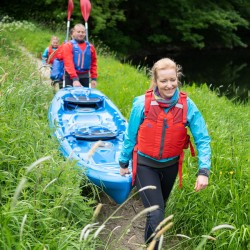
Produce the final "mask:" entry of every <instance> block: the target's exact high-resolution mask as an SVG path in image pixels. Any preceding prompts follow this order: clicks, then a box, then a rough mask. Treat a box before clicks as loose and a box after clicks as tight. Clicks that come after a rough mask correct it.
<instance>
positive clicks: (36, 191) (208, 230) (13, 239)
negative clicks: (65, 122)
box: [0, 21, 250, 250]
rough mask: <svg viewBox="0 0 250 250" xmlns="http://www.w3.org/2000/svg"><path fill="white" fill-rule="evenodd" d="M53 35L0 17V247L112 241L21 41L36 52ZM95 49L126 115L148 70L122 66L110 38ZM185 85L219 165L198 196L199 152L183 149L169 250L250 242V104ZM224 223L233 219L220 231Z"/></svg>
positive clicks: (101, 83)
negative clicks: (68, 155) (60, 143)
mask: <svg viewBox="0 0 250 250" xmlns="http://www.w3.org/2000/svg"><path fill="white" fill-rule="evenodd" d="M34 27H35V28H34ZM13 32H15V40H13ZM51 35H53V34H52V33H50V32H49V31H47V30H45V29H41V28H39V27H36V26H34V25H33V24H31V23H26V22H21V23H19V22H18V23H17V22H14V21H10V22H6V21H5V22H1V23H0V58H1V60H0V124H1V130H0V185H1V190H0V205H1V212H0V223H1V227H0V248H1V249H97V248H98V247H100V248H101V247H102V246H104V245H105V243H103V242H100V239H99V237H98V234H99V233H100V231H102V230H105V227H102V228H100V225H99V224H94V222H93V213H94V212H93V210H94V207H95V206H96V204H97V202H98V198H96V196H98V194H95V193H93V195H89V196H88V197H85V196H82V195H81V192H82V189H81V187H80V186H81V185H82V186H87V187H89V186H90V188H91V184H89V183H88V181H87V180H82V173H81V171H80V170H79V169H78V168H77V167H76V164H75V163H74V162H71V161H67V160H66V161H65V160H64V159H63V158H62V157H61V155H60V154H59V153H58V148H57V142H56V141H55V138H53V137H51V136H50V133H51V131H50V129H49V126H48V121H47V111H48V107H49V104H50V101H51V100H52V98H53V95H54V94H53V90H52V89H51V88H50V87H48V86H47V85H45V84H43V82H42V81H41V79H40V76H39V74H38V73H39V72H37V69H36V65H35V64H34V63H32V62H31V61H30V59H29V58H27V57H25V56H24V55H23V54H22V53H21V51H20V49H19V48H18V46H17V44H18V45H22V46H24V47H26V48H27V49H29V51H30V52H31V53H33V54H35V55H37V56H38V57H39V53H41V52H43V50H44V48H45V47H46V46H47V45H48V43H49V40H50V37H51ZM63 36H64V34H60V33H59V37H61V38H63ZM96 48H97V52H98V68H99V70H98V71H99V77H98V89H99V90H101V91H102V92H103V93H104V94H106V95H107V96H108V97H109V98H110V99H111V100H112V101H113V102H114V103H115V104H116V105H117V106H118V108H119V109H120V110H121V112H122V113H123V115H124V116H125V117H127V118H128V117H129V113H130V110H131V106H132V101H133V98H134V97H135V96H137V95H141V94H143V93H144V92H145V90H146V89H147V87H148V86H149V79H148V77H147V74H146V73H147V70H146V69H145V68H141V67H140V66H138V68H134V67H132V66H131V65H129V64H121V63H120V62H118V61H117V60H115V55H114V54H112V53H110V52H109V51H108V50H107V49H106V48H105V46H103V45H99V44H97V45H96ZM182 90H183V91H185V92H187V93H188V96H189V97H191V99H192V100H193V101H194V102H195V103H196V105H197V106H198V108H199V109H200V111H201V112H202V114H203V116H204V118H205V120H206V122H207V126H208V130H209V134H210V136H211V139H212V143H211V147H212V171H211V177H210V179H209V182H210V184H209V186H208V188H207V189H205V190H203V191H201V192H199V193H195V192H194V190H193V187H194V183H195V179H196V173H197V159H196V158H192V157H191V156H190V154H189V152H188V151H186V157H185V162H184V169H183V172H184V173H183V174H184V175H183V188H182V189H181V190H180V189H179V188H178V184H176V186H175V188H174V190H173V193H172V194H171V196H170V199H169V201H168V205H167V209H166V217H168V216H169V215H174V218H173V225H172V224H171V226H172V227H171V228H170V229H168V231H167V232H166V233H165V240H166V242H167V243H168V242H171V243H169V244H171V245H169V246H168V248H169V249H232V250H235V249H239V250H241V249H242V250H244V249H249V247H250V245H249V238H250V228H249V224H250V223H249V201H248V200H249V146H250V145H249V136H250V133H249V131H250V130H249V104H248V103H246V104H240V103H233V102H231V101H229V100H228V99H226V98H225V97H221V98H219V97H218V96H217V94H216V92H212V91H211V90H210V89H209V88H208V87H207V86H206V85H203V86H201V87H197V86H195V84H193V85H190V86H188V85H185V86H183V87H182ZM95 192H96V191H95ZM94 217H96V215H94ZM108 219H109V218H107V220H108ZM88 225H89V226H88ZM219 225H228V226H226V227H225V226H224V227H223V226H222V227H220V228H219V229H217V230H214V228H216V226H219ZM87 226H88V227H87ZM86 227H87V228H86ZM84 229H85V230H84ZM98 229H99V232H98ZM83 230H84V231H83ZM124 230H125V229H124ZM126 230H127V229H126ZM173 242H174V243H173ZM107 247H108V246H107Z"/></svg>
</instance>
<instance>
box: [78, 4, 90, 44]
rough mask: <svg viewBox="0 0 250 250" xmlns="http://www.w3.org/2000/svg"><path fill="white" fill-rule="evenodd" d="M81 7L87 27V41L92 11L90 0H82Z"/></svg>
mask: <svg viewBox="0 0 250 250" xmlns="http://www.w3.org/2000/svg"><path fill="white" fill-rule="evenodd" d="M80 7H81V12H82V16H83V19H84V21H85V29H86V41H88V40H89V37H88V19H89V15H90V11H91V3H90V1H89V0H80Z"/></svg>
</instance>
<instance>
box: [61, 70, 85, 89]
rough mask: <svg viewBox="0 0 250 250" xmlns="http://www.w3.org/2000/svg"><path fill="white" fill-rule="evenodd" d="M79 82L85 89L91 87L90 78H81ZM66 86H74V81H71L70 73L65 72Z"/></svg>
mask: <svg viewBox="0 0 250 250" xmlns="http://www.w3.org/2000/svg"><path fill="white" fill-rule="evenodd" d="M79 82H80V83H81V84H82V86H83V87H86V88H88V87H89V77H88V78H79ZM65 86H73V80H72V79H70V76H69V74H68V72H65Z"/></svg>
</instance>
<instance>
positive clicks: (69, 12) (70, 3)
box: [66, 0, 74, 42]
mask: <svg viewBox="0 0 250 250" xmlns="http://www.w3.org/2000/svg"><path fill="white" fill-rule="evenodd" d="M73 9H74V3H73V0H69V2H68V12H67V13H68V19H67V20H68V21H67V34H66V42H67V41H68V39H69V27H70V17H71V14H72V11H73Z"/></svg>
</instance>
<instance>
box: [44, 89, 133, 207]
mask: <svg viewBox="0 0 250 250" xmlns="http://www.w3.org/2000/svg"><path fill="white" fill-rule="evenodd" d="M48 118H49V123H50V127H51V128H52V129H53V132H54V134H55V136H56V138H57V139H58V141H59V145H60V151H61V152H62V154H63V156H64V157H65V158H70V159H74V160H76V161H77V164H78V165H79V166H81V168H82V169H83V173H84V174H85V175H86V176H87V177H88V179H89V180H90V181H91V182H93V183H94V184H95V185H97V186H98V187H100V188H101V189H103V190H104V191H105V193H107V194H108V195H109V196H110V197H111V198H112V199H113V200H114V201H115V202H116V203H118V204H121V203H123V202H124V201H125V200H126V199H127V198H128V196H129V193H130V191H131V189H132V184H131V183H132V176H131V174H130V175H127V176H125V177H124V176H121V175H120V166H119V163H118V158H119V154H120V151H121V147H122V142H123V140H124V134H125V130H126V127H127V122H126V120H125V118H124V117H123V115H122V114H121V112H120V111H119V110H118V108H117V107H116V106H115V105H114V104H113V103H112V102H111V100H110V99H109V98H108V97H107V96H105V95H104V94H103V93H101V92H100V91H98V90H96V89H90V88H83V87H67V88H64V89H61V90H59V91H58V92H57V93H56V95H55V96H54V98H53V100H52V103H51V105H50V108H49V114H48ZM129 168H130V171H131V165H130V166H129Z"/></svg>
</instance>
